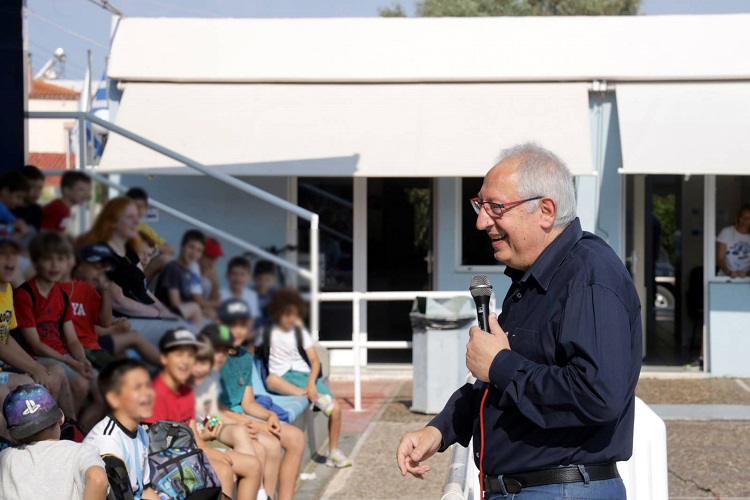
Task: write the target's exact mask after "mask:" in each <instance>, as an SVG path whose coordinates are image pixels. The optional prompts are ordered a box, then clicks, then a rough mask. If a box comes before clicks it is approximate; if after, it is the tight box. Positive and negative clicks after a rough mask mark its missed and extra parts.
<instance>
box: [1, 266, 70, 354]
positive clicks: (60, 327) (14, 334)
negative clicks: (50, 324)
mask: <svg viewBox="0 0 750 500" xmlns="http://www.w3.org/2000/svg"><path fill="white" fill-rule="evenodd" d="M18 288H19V289H21V290H24V291H25V292H26V293H28V294H29V297H31V307H32V308H33V309H34V314H36V296H35V295H34V290H33V289H32V288H31V285H29V282H28V281H24V282H23V283H21V284H20V285H19V286H18ZM60 293H61V294H62V297H63V312H62V316H60V320H59V321H58V323H57V330H58V332H60V338H62V341H63V344H65V343H66V342H65V336H64V335H63V325H64V324H65V315H66V314H68V307H70V297H68V294H67V293H65V292H64V291H63V290H62V289H61V290H60ZM10 334H11V336H12V337H13V338H14V339H15V341H16V342H18V343H19V344H20V345H21V347H26V341H25V340H24V338H23V335H21V329H20V328H15V329H14V330H13V331H12V332H10Z"/></svg>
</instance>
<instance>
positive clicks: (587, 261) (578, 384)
mask: <svg viewBox="0 0 750 500" xmlns="http://www.w3.org/2000/svg"><path fill="white" fill-rule="evenodd" d="M505 273H506V274H507V275H508V276H509V277H510V278H511V279H512V280H513V284H512V285H511V287H510V289H509V290H508V293H507V295H506V297H505V300H504V301H503V307H502V313H501V314H500V316H499V318H498V320H499V323H500V326H501V327H502V328H503V330H504V331H505V332H506V333H507V334H508V338H509V341H510V347H511V348H510V350H508V349H505V350H502V351H500V352H499V353H498V355H497V356H496V357H495V359H494V360H493V362H492V365H491V367H490V384H489V391H488V394H487V398H486V400H485V404H484V413H483V416H484V431H485V436H484V450H485V451H484V460H483V464H482V465H483V469H484V473H485V474H490V475H500V474H510V473H514V472H526V471H532V470H538V469H545V468H551V467H557V466H560V465H571V464H575V465H595V464H604V463H608V462H613V461H621V460H627V459H628V458H630V455H631V454H632V448H633V421H634V413H635V406H634V396H635V386H636V383H637V381H638V374H639V373H640V369H641V317H640V309H641V307H640V302H639V300H638V295H637V293H636V290H635V286H634V285H633V281H632V280H631V278H630V275H629V274H628V272H627V270H626V269H625V266H624V265H623V264H622V262H621V261H620V259H619V258H618V257H617V255H616V254H615V253H614V251H613V250H612V249H611V248H610V247H609V246H608V245H607V244H606V243H605V242H604V241H602V240H601V239H600V238H598V237H597V236H595V235H593V234H591V233H587V232H583V231H582V230H581V224H580V222H579V221H578V219H575V220H574V221H573V222H572V223H570V225H568V227H567V228H565V230H564V231H563V232H562V233H561V234H560V235H559V236H558V237H557V238H556V239H555V240H554V241H553V242H552V243H551V244H550V245H549V246H548V247H547V248H546V249H545V250H544V251H543V252H542V254H541V255H540V256H539V258H538V259H537V260H536V261H535V262H534V264H533V265H532V266H531V267H530V268H529V269H528V270H527V271H526V272H523V271H518V270H515V269H511V268H507V269H506V271H505ZM487 385H488V384H486V383H484V382H479V381H477V382H476V383H475V384H473V385H471V384H466V385H465V386H463V387H462V388H460V389H459V390H458V391H456V392H455V393H454V394H453V396H451V398H450V400H449V401H448V403H447V404H446V406H445V408H444V409H443V411H442V412H440V414H439V415H437V416H436V417H435V418H434V419H433V420H432V421H431V422H430V424H429V425H432V426H434V427H436V428H437V429H439V430H440V432H441V433H442V436H443V446H442V448H441V451H444V450H445V449H446V448H447V447H448V446H450V445H451V444H453V443H456V442H458V443H461V444H462V445H463V446H467V445H468V443H469V440H470V439H472V437H473V439H474V451H475V453H474V460H475V462H476V463H477V466H479V451H480V449H481V447H482V444H481V440H480V426H479V414H480V404H481V401H482V397H483V395H484V392H485V388H486V387H487Z"/></svg>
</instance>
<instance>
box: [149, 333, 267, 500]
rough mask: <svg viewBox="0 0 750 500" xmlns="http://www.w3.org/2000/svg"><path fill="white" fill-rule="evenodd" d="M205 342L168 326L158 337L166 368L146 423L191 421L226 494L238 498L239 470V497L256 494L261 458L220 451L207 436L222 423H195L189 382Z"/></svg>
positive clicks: (156, 382) (214, 434) (158, 378)
mask: <svg viewBox="0 0 750 500" xmlns="http://www.w3.org/2000/svg"><path fill="white" fill-rule="evenodd" d="M202 346H203V344H201V343H200V342H198V340H197V339H196V338H195V335H194V334H193V333H192V332H190V331H188V330H185V329H176V330H169V331H167V332H166V333H165V334H164V336H163V337H162V338H161V340H160V341H159V351H161V363H162V365H163V366H164V369H163V370H162V372H161V373H160V374H159V375H157V376H156V378H155V379H154V392H155V393H156V398H155V402H154V413H153V414H152V415H151V418H148V419H146V420H144V423H146V424H151V423H154V422H157V421H159V420H175V421H177V422H183V423H185V424H187V425H189V426H190V428H191V429H192V431H193V435H194V436H195V441H196V443H197V444H198V447H199V448H200V449H201V450H203V452H204V453H205V454H206V456H207V457H208V460H209V462H210V463H211V466H212V467H213V468H214V471H215V472H216V475H217V476H218V477H219V480H220V481H221V484H222V489H223V492H224V494H225V495H227V497H229V498H235V496H234V475H235V474H236V475H237V477H238V481H237V496H236V498H256V497H257V495H258V489H259V488H260V480H261V476H262V471H263V468H262V465H261V463H260V460H258V458H257V457H253V456H250V455H245V454H244V453H237V452H236V451H233V450H227V451H225V452H221V451H219V450H217V449H215V448H210V447H208V446H206V442H205V440H213V439H216V438H217V436H218V434H219V432H220V431H221V423H219V424H218V425H215V426H214V427H212V428H210V429H209V426H203V427H202V428H201V430H200V431H198V428H197V427H196V425H195V394H193V389H192V388H191V387H190V386H189V385H187V382H188V380H189V379H190V376H191V375H192V372H193V365H194V364H195V355H196V353H197V351H198V348H199V347H202Z"/></svg>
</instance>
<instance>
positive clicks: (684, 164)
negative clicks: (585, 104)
mask: <svg viewBox="0 0 750 500" xmlns="http://www.w3.org/2000/svg"><path fill="white" fill-rule="evenodd" d="M616 94H617V113H618V115H619V122H620V137H621V140H622V157H623V160H622V161H623V165H622V169H621V170H620V171H621V172H622V173H626V174H679V175H683V174H714V175H737V174H739V175H750V82H733V83H722V82H710V83H663V84H661V83H660V84H656V83H648V84H626V83H618V84H617V88H616Z"/></svg>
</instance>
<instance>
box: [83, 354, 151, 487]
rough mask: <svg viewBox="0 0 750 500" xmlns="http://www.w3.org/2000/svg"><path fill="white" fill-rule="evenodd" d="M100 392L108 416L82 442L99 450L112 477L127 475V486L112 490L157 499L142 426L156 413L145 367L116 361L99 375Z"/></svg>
mask: <svg viewBox="0 0 750 500" xmlns="http://www.w3.org/2000/svg"><path fill="white" fill-rule="evenodd" d="M99 390H100V391H101V394H102V397H103V398H104V400H105V401H106V402H107V407H108V409H109V413H108V415H107V416H106V417H104V419H103V420H102V421H101V422H99V423H98V424H96V425H95V426H94V428H93V429H91V432H89V434H88V435H87V436H86V439H84V441H83V442H84V443H86V444H90V445H92V446H94V447H95V448H96V449H97V450H98V451H99V454H100V455H101V457H102V460H104V465H105V467H106V469H107V471H108V472H109V473H110V474H109V475H110V476H114V477H118V476H119V477H122V475H123V474H127V479H128V481H127V482H125V481H123V482H124V483H125V484H122V483H120V484H112V485H111V486H112V488H114V489H120V488H121V489H124V488H128V487H129V492H131V493H132V494H133V499H134V500H141V499H144V500H146V499H155V500H158V498H159V497H158V495H157V494H156V492H155V491H154V490H153V489H152V488H151V487H150V482H151V471H150V466H149V462H148V446H149V439H148V434H147V433H146V430H145V429H144V428H143V427H141V425H140V424H141V421H142V420H143V419H145V418H148V417H150V416H151V414H152V413H153V411H154V389H153V387H152V385H151V376H150V375H149V373H148V371H147V370H146V366H145V365H144V364H143V363H141V362H140V361H137V360H135V359H120V360H117V361H114V362H113V363H111V364H110V365H108V366H107V367H106V368H105V369H104V370H102V372H101V374H99ZM115 498H120V497H119V496H117V495H115ZM125 498H127V497H126V496H125Z"/></svg>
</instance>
